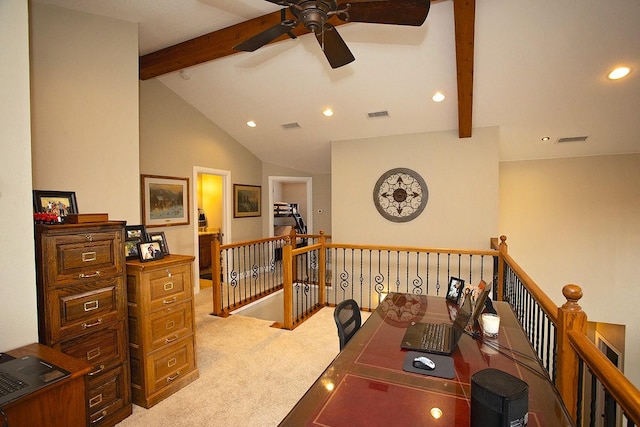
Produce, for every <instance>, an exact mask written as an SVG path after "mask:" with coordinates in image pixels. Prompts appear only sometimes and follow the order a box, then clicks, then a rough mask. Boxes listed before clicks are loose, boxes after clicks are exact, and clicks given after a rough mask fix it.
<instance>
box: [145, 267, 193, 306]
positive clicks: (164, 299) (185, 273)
mask: <svg viewBox="0 0 640 427" xmlns="http://www.w3.org/2000/svg"><path fill="white" fill-rule="evenodd" d="M190 275H191V264H183V265H178V266H175V267H170V268H166V269H162V270H157V271H152V272H149V273H148V276H147V277H146V278H148V280H149V298H150V301H149V303H150V304H149V306H148V310H149V311H154V310H157V309H159V308H165V307H168V306H170V305H175V304H176V303H179V302H181V301H184V300H185V299H188V298H190V297H191V294H192V292H191V286H192V284H191V280H190ZM145 281H146V280H145Z"/></svg>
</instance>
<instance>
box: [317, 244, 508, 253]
mask: <svg viewBox="0 0 640 427" xmlns="http://www.w3.org/2000/svg"><path fill="white" fill-rule="evenodd" d="M325 247H327V248H336V249H355V250H360V249H362V250H367V251H369V250H371V251H390V252H421V253H443V254H455V255H488V256H498V255H499V254H500V253H499V252H498V251H494V250H490V249H488V250H478V249H448V248H418V247H414V246H378V245H352V244H347V243H327V244H325Z"/></svg>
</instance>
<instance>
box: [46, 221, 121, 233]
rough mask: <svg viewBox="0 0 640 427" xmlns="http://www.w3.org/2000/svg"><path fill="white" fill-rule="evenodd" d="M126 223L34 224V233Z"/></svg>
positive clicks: (61, 231) (69, 230)
mask: <svg viewBox="0 0 640 427" xmlns="http://www.w3.org/2000/svg"><path fill="white" fill-rule="evenodd" d="M125 225H127V221H108V222H85V223H83V224H68V223H67V224H53V225H48V224H36V227H35V229H36V233H47V234H55V233H69V232H74V231H76V230H79V229H100V228H105V227H107V228H110V227H114V226H117V227H124V226H125Z"/></svg>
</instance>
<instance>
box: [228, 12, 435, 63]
mask: <svg viewBox="0 0 640 427" xmlns="http://www.w3.org/2000/svg"><path fill="white" fill-rule="evenodd" d="M266 1H268V2H271V3H275V4H278V5H280V6H286V7H288V8H289V10H290V11H291V13H292V14H293V16H295V17H296V19H295V20H293V19H285V15H286V9H282V11H281V14H282V20H281V21H280V23H279V24H278V25H275V26H273V27H271V28H268V29H267V30H265V31H263V32H261V33H258V34H256V35H255V36H253V37H251V38H249V39H247V40H245V41H243V42H242V43H240V44H238V45H236V46H234V47H233V49H235V50H241V51H245V52H253V51H255V50H257V49H259V48H261V47H262V46H264V45H266V44H268V43H269V42H271V41H273V40H275V39H276V38H278V37H280V36H282V35H284V34H289V37H291V38H296V36H295V35H294V34H293V33H292V32H291V30H293V29H294V28H295V27H296V26H298V24H299V23H302V25H304V27H305V28H306V29H308V30H309V31H311V32H312V33H314V34H315V36H316V39H317V40H318V43H319V44H320V47H322V50H323V52H324V54H325V56H326V57H327V60H328V61H329V64H330V65H331V68H338V67H342V66H343V65H346V64H348V63H350V62H352V61H354V60H355V58H354V56H353V54H352V53H351V51H350V50H349V48H348V47H347V44H346V43H345V42H344V40H343V39H342V37H340V34H338V30H337V29H336V28H335V27H334V26H333V25H331V24H330V23H329V22H328V20H329V18H331V17H332V16H334V15H335V16H337V17H338V19H340V20H342V21H344V22H368V23H374V24H392V25H411V26H416V27H417V26H420V25H422V24H423V23H424V21H425V19H427V15H428V13H429V8H430V6H431V2H430V0H370V1H354V2H349V1H346V2H344V3H340V4H338V2H337V1H336V0H266Z"/></svg>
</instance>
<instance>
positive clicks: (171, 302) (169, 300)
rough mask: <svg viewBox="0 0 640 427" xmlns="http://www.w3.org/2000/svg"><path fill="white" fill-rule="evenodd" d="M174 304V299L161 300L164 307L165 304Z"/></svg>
mask: <svg viewBox="0 0 640 427" xmlns="http://www.w3.org/2000/svg"><path fill="white" fill-rule="evenodd" d="M174 302H176V297H173V298H169V299H163V300H162V303H163V304H165V305H166V304H173V303H174Z"/></svg>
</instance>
